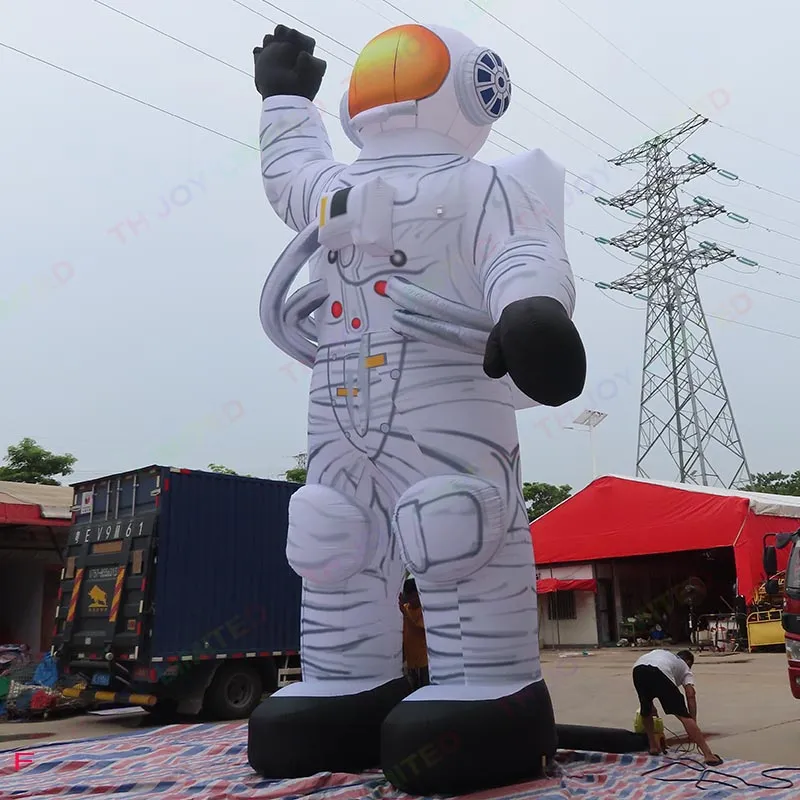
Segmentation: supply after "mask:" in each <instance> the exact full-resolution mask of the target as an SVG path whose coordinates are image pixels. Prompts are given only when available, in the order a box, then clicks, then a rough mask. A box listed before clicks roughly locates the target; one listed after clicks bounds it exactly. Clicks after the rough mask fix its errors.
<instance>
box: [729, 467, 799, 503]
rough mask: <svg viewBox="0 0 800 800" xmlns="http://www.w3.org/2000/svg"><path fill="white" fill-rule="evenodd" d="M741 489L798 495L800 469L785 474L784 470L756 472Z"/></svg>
mask: <svg viewBox="0 0 800 800" xmlns="http://www.w3.org/2000/svg"><path fill="white" fill-rule="evenodd" d="M742 489H743V490H744V491H745V492H762V493H763V494H789V495H794V496H796V497H800V470H797V471H796V472H793V473H792V474H791V475H787V474H786V473H785V472H758V473H756V474H755V475H753V480H752V482H751V483H748V484H747V485H746V486H743V487H742Z"/></svg>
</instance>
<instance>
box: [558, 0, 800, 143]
mask: <svg viewBox="0 0 800 800" xmlns="http://www.w3.org/2000/svg"><path fill="white" fill-rule="evenodd" d="M556 2H557V3H558V4H559V5H561V6H562V7H563V8H565V9H566V10H567V11H569V13H570V14H572V15H573V16H574V17H576V18H577V19H579V20H580V21H581V22H582V23H583V24H584V25H586V27H587V28H589V29H591V30H592V31H594V33H596V34H597V35H598V36H599V37H600V38H601V39H602V40H603V41H604V42H606V44H608V45H610V46H611V47H613V48H614V50H616V51H617V52H618V53H619V54H620V55H621V56H623V57H624V58H626V59H627V60H628V61H630V62H631V64H633V65H634V66H635V67H637V68H638V69H640V70H641V71H642V72H643V73H644V74H645V75H647V77H648V78H650V79H651V80H652V81H654V82H655V83H657V84H658V85H659V86H660V87H661V88H662V89H664V91H666V92H668V93H669V94H670V95H672V96H673V97H674V98H675V99H676V100H677V101H678V102H679V103H681V104H682V105H683V106H684V107H685V108H687V109H689V111H691V112H692V113H694V114H697V113H699V112H698V111H696V110H695V109H694V108H692V106H690V105H689V104H688V103H687V102H686V101H685V100H684V99H683V98H682V97H680V95H678V94H677V93H676V92H674V91H673V90H672V89H670V88H669V86H667V85H666V84H665V83H662V82H661V81H660V80H659V79H658V78H657V77H656V76H655V75H653V73H652V72H650V71H649V70H647V69H646V68H645V67H644V66H642V65H641V64H640V63H639V62H638V61H636V59H634V58H632V57H631V56H630V55H628V53H626V52H625V51H624V50H623V49H622V48H621V47H619V45H617V44H616V43H615V42H613V41H611V39H609V38H608V37H607V36H606V35H605V34H603V33H602V32H601V31H600V30H598V29H597V28H596V27H595V26H594V25H592V23H591V22H589V21H588V20H587V19H586V18H585V17H582V16H581V15H580V14H579V13H578V12H577V11H575V10H574V9H573V8H570V6H568V5H567V3H566V2H564V0H556ZM704 116H705V115H704ZM709 122H711V124H712V125H716V126H717V127H718V128H721V129H722V130H726V131H730V132H731V133H735V134H736V135H737V136H741V137H743V138H745V139H749V140H750V141H753V142H757V143H758V144H762V145H765V146H766V147H771V148H772V149H773V150H777V151H779V152H781V153H786V154H787V155H790V156H795V157H796V158H800V153H798V152H797V151H795V150H789V149H788V148H787V147H781V146H780V145H777V144H773V143H772V142H769V141H767V140H766V139H763V138H761V137H760V136H753V134H750V133H746V132H745V131H740V130H739V129H738V128H734V127H733V126H731V125H725V124H723V123H722V122H717V121H716V120H713V119H711V120H709Z"/></svg>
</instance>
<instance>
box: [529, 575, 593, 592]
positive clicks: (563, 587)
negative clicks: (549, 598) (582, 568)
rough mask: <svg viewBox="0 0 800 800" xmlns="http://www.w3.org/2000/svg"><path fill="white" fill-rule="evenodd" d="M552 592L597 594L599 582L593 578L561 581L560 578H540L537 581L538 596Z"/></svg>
mask: <svg viewBox="0 0 800 800" xmlns="http://www.w3.org/2000/svg"><path fill="white" fill-rule="evenodd" d="M550 592H594V593H595V594H597V581H596V580H594V579H593V578H576V579H572V580H561V579H559V578H540V579H539V580H538V581H536V594H548V593H550Z"/></svg>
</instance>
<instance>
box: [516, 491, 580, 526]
mask: <svg viewBox="0 0 800 800" xmlns="http://www.w3.org/2000/svg"><path fill="white" fill-rule="evenodd" d="M571 494H572V487H571V486H567V485H566V484H564V485H563V486H554V485H553V484H552V483H523V484H522V496H523V497H524V498H525V507H526V508H527V509H528V519H529V520H530V521H531V522H533V521H534V520H535V519H537V518H538V517H541V516H542V514H545V513H546V512H548V511H549V510H550V509H551V508H555V507H556V506H557V505H558V504H559V503H563V502H564V500H566V499H567V498H568V497H569V496H570V495H571Z"/></svg>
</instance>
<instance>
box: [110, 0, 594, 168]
mask: <svg viewBox="0 0 800 800" xmlns="http://www.w3.org/2000/svg"><path fill="white" fill-rule="evenodd" d="M95 2H97V3H98V4H99V5H102V6H104V7H105V8H107V9H109V10H110V11H115V12H117V13H119V14H121V15H122V16H124V17H126V18H127V19H129V20H130V21H131V22H135V23H136V24H138V25H141V26H143V27H145V28H147V29H148V30H150V31H152V32H153V33H157V34H159V35H161V36H164V37H166V38H167V39H169V40H170V41H173V42H175V43H177V44H179V45H182V46H183V47H186V48H188V49H189V50H192V51H194V52H196V53H199V54H201V55H205V56H207V57H208V58H211V59H212V60H214V61H215V62H217V63H220V64H222V65H224V66H226V67H229V68H231V69H234V70H236V71H237V72H239V73H241V74H244V75H247V76H248V77H250V74H249V73H248V72H246V71H245V70H242V69H240V68H239V67H236V66H235V65H233V64H230V63H229V62H227V61H224V60H222V59H220V58H217V57H216V56H214V55H213V54H211V53H208V52H206V51H205V50H202V49H200V48H198V47H195V46H194V45H192V44H190V43H188V42H186V41H184V40H183V39H180V38H178V37H177V36H173V35H172V34H170V33H167V32H166V31H164V30H162V29H161V28H157V27H155V26H154V25H150V24H148V23H146V22H144V21H142V20H141V19H139V18H137V17H134V16H133V15H131V14H127V13H124V12H121V11H119V9H116V8H114V7H113V6H111V5H109V4H108V3H105V2H103V1H102V0H95ZM232 2H234V3H236V4H237V5H241V6H242V7H243V8H247V9H248V10H249V11H252V12H253V13H254V14H256V15H258V16H259V17H261V18H262V19H265V20H267V21H268V22H270V23H272V24H273V25H275V24H277V23H276V22H275V21H274V20H272V19H270V18H269V17H267V16H265V15H264V14H262V13H261V12H260V11H256V10H255V9H253V8H250V6H247V5H245V4H244V3H242V2H240V0H232ZM270 5H272V4H271V3H270ZM279 10H280V9H279ZM295 19H298V18H297V17H295ZM298 21H299V22H300V23H301V24H303V25H305V24H306V23H305V22H304V21H303V20H299V19H298ZM309 27H310V26H309ZM329 38H331V37H329ZM332 41H335V42H336V43H337V44H339V45H340V46H341V47H345V48H348V46H347V45H345V44H344V43H343V42H340V41H339V40H338V39H332ZM348 49H350V50H351V51H352V52H354V53H355V52H356V51H355V50H353V49H352V48H348ZM320 50H322V52H326V53H328V54H329V55H333V56H334V58H337V59H338V60H340V61H341V62H342V63H344V64H346V65H347V66H349V67H352V66H353V65H352V64H351V63H350V62H349V61H347V60H346V59H343V58H341V57H339V56H336V55H335V54H333V53H330V52H329V51H327V50H324V49H323V48H320ZM523 108H524V106H523ZM319 110H320V111H322V112H323V113H325V114H327V115H328V116H329V117H331V118H333V119H336V120H337V121H338V119H339V117H338V115H337V114H334V113H332V112H330V111H328V110H327V109H325V108H321V107H319ZM531 113H534V114H535V112H531ZM537 116H538V115H537ZM540 119H542V120H543V121H544V122H548V120H545V119H544V118H543V117H540ZM548 124H550V125H553V123H549V122H548ZM553 127H555V128H556V130H558V131H560V132H562V133H564V135H566V136H569V134H566V133H565V132H564V131H561V129H560V128H558V127H557V126H555V125H553ZM493 133H494V134H496V135H497V136H502V137H503V138H505V139H508V140H509V141H512V142H514V143H515V144H517V145H518V146H519V147H521V148H523V150H527V149H529V148H527V147H525V145H523V144H522V143H521V142H518V141H517V140H516V139H513V138H512V137H510V136H507V135H506V134H503V133H501V132H500V131H493ZM575 141H576V142H578V144H581V145H582V146H583V147H587V145H584V144H583V143H582V142H580V141H579V140H577V139H575ZM490 142H491V144H493V145H494V146H495V147H497V148H499V149H500V150H503V151H504V152H506V153H508V154H509V155H513V152H512V151H511V150H509V149H508V148H507V147H504V146H503V145H502V144H500V143H498V142H497V141H495V140H490ZM588 149H590V150H591V148H588ZM591 152H594V151H591ZM595 155H597V156H598V157H599V158H602V156H600V155H599V154H598V153H595ZM576 177H577V176H576Z"/></svg>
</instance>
